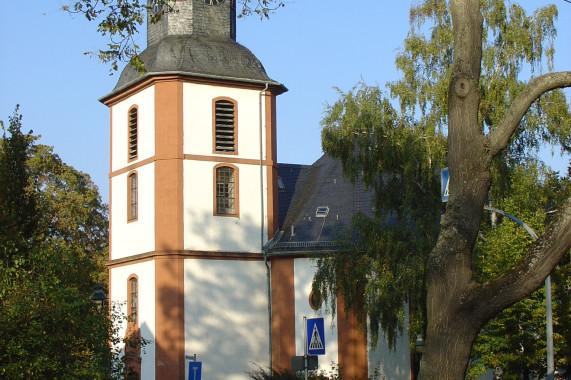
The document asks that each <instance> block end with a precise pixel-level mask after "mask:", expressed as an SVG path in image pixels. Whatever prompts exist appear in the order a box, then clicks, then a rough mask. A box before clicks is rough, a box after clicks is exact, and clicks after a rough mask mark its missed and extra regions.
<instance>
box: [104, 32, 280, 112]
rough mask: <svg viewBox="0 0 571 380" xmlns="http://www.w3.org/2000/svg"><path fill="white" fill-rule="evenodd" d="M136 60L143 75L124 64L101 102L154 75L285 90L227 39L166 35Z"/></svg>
mask: <svg viewBox="0 0 571 380" xmlns="http://www.w3.org/2000/svg"><path fill="white" fill-rule="evenodd" d="M140 57H141V60H142V61H143V63H144V64H145V69H146V70H147V72H146V73H144V74H143V75H141V74H140V73H138V72H137V71H136V70H135V69H134V68H133V66H132V65H127V66H126V67H125V69H123V71H122V72H121V75H120V77H119V81H118V82H117V85H116V86H115V88H114V89H113V91H112V92H111V93H109V94H107V95H105V96H104V97H103V98H102V99H101V100H102V101H104V100H105V99H107V98H110V97H112V96H113V95H115V94H116V93H119V92H120V91H122V90H124V89H126V88H128V87H129V86H132V85H134V84H136V83H138V82H140V81H142V80H144V79H146V78H147V77H150V76H157V75H185V76H190V77H198V78H208V79H216V80H224V81H233V82H243V83H253V84H260V85H265V84H266V83H268V84H269V85H270V86H273V87H275V88H276V89H277V92H278V93H283V92H285V91H287V88H286V87H285V86H284V85H282V84H281V83H279V82H277V81H274V80H273V79H271V78H270V77H268V75H267V74H266V70H265V69H264V67H263V66H262V64H261V62H260V61H259V60H258V58H256V56H255V55H254V54H253V53H252V52H251V51H250V50H248V49H247V48H245V47H244V46H242V45H240V44H239V43H237V42H236V41H234V40H233V39H231V38H229V37H228V38H221V37H213V38H210V37H208V36H194V35H179V36H169V37H165V38H163V39H162V40H160V41H159V42H157V43H155V44H153V45H151V46H149V47H147V49H145V51H143V52H142V53H141V55H140Z"/></svg>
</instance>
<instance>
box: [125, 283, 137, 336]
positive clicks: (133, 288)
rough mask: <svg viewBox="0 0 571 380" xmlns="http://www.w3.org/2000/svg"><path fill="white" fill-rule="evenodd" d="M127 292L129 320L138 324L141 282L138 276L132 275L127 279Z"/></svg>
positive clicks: (133, 323)
mask: <svg viewBox="0 0 571 380" xmlns="http://www.w3.org/2000/svg"><path fill="white" fill-rule="evenodd" d="M127 292H128V294H127V304H128V305H127V307H128V310H127V322H128V323H130V324H132V325H133V326H137V324H138V318H139V317H138V314H139V284H138V280H137V277H136V276H131V277H129V279H128V280H127Z"/></svg>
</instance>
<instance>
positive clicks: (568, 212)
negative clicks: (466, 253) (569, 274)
mask: <svg viewBox="0 0 571 380" xmlns="http://www.w3.org/2000/svg"><path fill="white" fill-rule="evenodd" d="M569 249H571V197H569V198H568V199H567V200H566V202H565V204H564V205H563V207H562V208H561V210H560V212H559V215H558V216H557V219H556V220H555V221H554V222H553V223H552V224H551V225H550V226H549V228H548V229H547V231H546V232H545V233H544V234H543V235H542V236H541V237H540V238H539V240H537V241H536V242H535V244H534V245H533V246H532V247H531V248H530V251H529V253H528V254H527V255H526V256H525V257H524V258H523V259H522V260H520V261H519V262H518V263H517V264H516V265H515V266H514V267H513V268H512V269H511V270H510V271H508V272H507V273H505V274H504V275H502V276H501V277H499V278H498V279H496V280H494V281H490V282H488V283H486V284H484V285H483V286H481V287H479V288H478V289H479V290H476V291H475V292H474V293H473V295H474V297H473V298H472V299H471V301H473V302H470V304H471V305H484V306H483V309H481V310H480V312H483V313H484V314H485V315H487V316H488V317H487V318H491V317H492V316H493V315H495V314H496V313H497V312H499V311H500V310H502V309H504V308H506V307H508V306H510V305H512V304H514V303H515V302H518V301H519V300H521V299H522V298H524V297H525V296H527V295H528V294H530V293H531V292H532V291H534V290H535V289H537V288H538V287H539V286H541V284H542V282H543V281H544V280H545V278H546V277H547V276H548V275H549V274H550V273H551V270H552V268H553V267H554V266H555V265H556V264H557V263H558V262H559V261H560V260H561V258H562V257H563V256H564V255H565V254H566V253H567V252H568V251H569Z"/></svg>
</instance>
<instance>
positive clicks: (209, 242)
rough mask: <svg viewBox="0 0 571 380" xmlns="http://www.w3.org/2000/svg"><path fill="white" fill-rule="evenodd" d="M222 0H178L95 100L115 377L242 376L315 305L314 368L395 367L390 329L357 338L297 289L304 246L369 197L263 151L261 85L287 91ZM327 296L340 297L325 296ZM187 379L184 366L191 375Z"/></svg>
mask: <svg viewBox="0 0 571 380" xmlns="http://www.w3.org/2000/svg"><path fill="white" fill-rule="evenodd" d="M235 7H236V5H235V0H178V1H176V3H174V7H173V8H172V9H168V10H167V9H163V10H157V11H161V12H163V13H162V15H161V19H160V21H159V22H157V23H156V24H151V23H149V25H148V28H147V48H146V49H145V50H144V51H143V52H142V53H141V55H140V57H141V59H142V61H143V62H144V64H145V69H146V72H145V73H144V74H142V75H141V74H140V73H138V72H136V70H135V69H134V68H133V67H132V66H130V65H128V66H127V67H126V68H125V69H124V70H123V72H122V73H121V75H120V77H119V80H118V83H117V85H116V87H115V88H114V89H113V90H112V91H111V92H110V93H109V94H107V95H105V96H104V97H102V98H101V99H100V100H101V102H103V103H104V104H105V105H107V106H108V107H109V110H110V144H111V149H110V155H111V157H110V168H109V187H110V191H109V203H110V212H109V224H110V226H109V228H110V233H109V236H110V242H109V261H108V267H109V275H110V285H109V295H110V299H111V301H112V302H114V303H119V304H122V305H123V306H122V310H123V313H124V314H125V315H126V316H127V320H126V321H125V322H124V323H123V324H122V325H121V334H122V336H125V337H135V338H139V337H140V338H144V339H145V340H147V341H148V342H149V343H148V344H146V345H145V346H144V347H143V348H137V347H128V346H127V347H125V348H124V355H123V360H124V362H125V366H126V367H127V368H128V369H129V373H128V375H129V378H135V379H137V378H140V379H169V380H170V379H181V380H182V379H189V375H190V374H189V365H190V364H191V363H192V362H195V361H196V362H200V363H202V368H201V373H202V379H214V380H217V379H220V380H224V379H230V380H239V379H248V378H249V376H248V374H247V372H248V371H252V370H255V369H256V366H255V365H259V366H261V367H268V366H269V365H271V366H272V367H273V368H276V369H279V368H290V367H291V357H292V356H296V355H298V356H299V355H303V352H304V347H303V336H304V326H303V317H304V316H307V317H308V318H312V317H316V316H323V317H324V318H325V332H324V337H323V340H324V342H325V355H323V356H320V357H319V367H320V368H321V369H324V370H328V369H330V368H331V363H335V365H338V366H339V367H340V368H342V371H343V374H344V378H346V379H351V378H359V379H360V378H367V376H371V375H373V373H374V371H375V370H378V371H379V373H380V374H381V377H380V378H381V379H382V378H383V376H384V377H385V378H387V379H410V378H411V360H410V350H409V343H408V341H409V340H408V336H407V334H406V332H405V334H403V336H402V337H401V338H400V340H399V342H398V344H397V347H396V349H395V350H394V351H389V350H388V348H387V347H386V346H385V344H384V343H383V340H382V339H379V345H378V346H377V347H371V346H370V344H368V342H367V337H366V336H365V335H364V334H362V333H361V332H360V331H359V329H358V326H357V321H356V315H349V316H346V315H345V314H344V313H343V307H342V305H341V304H339V305H338V310H339V312H338V315H337V316H336V317H335V320H333V319H332V317H331V316H330V315H328V314H327V313H326V311H325V305H321V300H320V297H318V296H317V295H314V294H311V280H312V278H313V273H314V270H315V264H314V262H313V261H312V257H314V256H315V255H319V254H332V253H334V252H335V248H336V245H335V240H336V238H337V236H338V235H337V233H338V232H339V231H340V230H342V229H344V228H347V227H348V226H349V225H350V221H351V218H352V216H353V215H354V214H355V213H356V212H366V213H371V212H372V210H371V198H370V197H371V195H370V194H369V193H368V192H366V191H365V190H364V188H362V187H360V186H358V184H357V185H355V186H353V185H352V184H350V183H348V182H347V181H345V180H344V179H343V176H342V170H341V165H340V163H339V162H337V161H335V160H331V159H329V158H327V157H322V158H321V159H319V160H318V161H317V162H315V163H314V164H313V165H295V164H278V162H277V151H276V145H277V144H276V128H277V120H278V117H277V112H276V111H277V110H276V97H277V96H279V95H280V94H282V93H284V92H285V91H287V89H286V87H285V86H284V85H283V84H281V83H280V82H278V81H276V80H274V79H271V78H270V77H269V76H268V75H267V74H266V71H265V69H264V67H263V66H262V64H261V63H260V61H259V60H258V59H257V58H256V57H255V56H254V54H253V53H252V52H251V51H250V50H248V49H247V48H246V47H244V46H242V45H240V44H239V43H237V42H236V8H235ZM339 303H342V299H340V300H339ZM190 378H191V379H192V377H190Z"/></svg>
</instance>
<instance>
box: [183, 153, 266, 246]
mask: <svg viewBox="0 0 571 380" xmlns="http://www.w3.org/2000/svg"><path fill="white" fill-rule="evenodd" d="M216 164H217V163H215V162H214V163H213V162H208V161H191V160H185V161H184V163H183V168H184V169H183V170H184V248H185V249H188V250H197V251H230V252H261V244H260V238H261V237H260V207H261V204H260V167H259V166H257V165H247V164H237V165H235V166H236V167H237V168H238V176H239V179H238V183H239V191H238V197H239V199H238V202H239V216H238V217H232V216H215V215H213V213H214V210H213V208H214V196H215V195H214V190H215V189H214V167H215V166H216ZM263 175H264V183H265V177H266V171H265V170H264V173H263ZM265 194H266V188H265V187H264V195H265ZM264 219H265V220H266V219H267V216H266V215H264ZM264 241H267V232H265V230H264Z"/></svg>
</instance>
